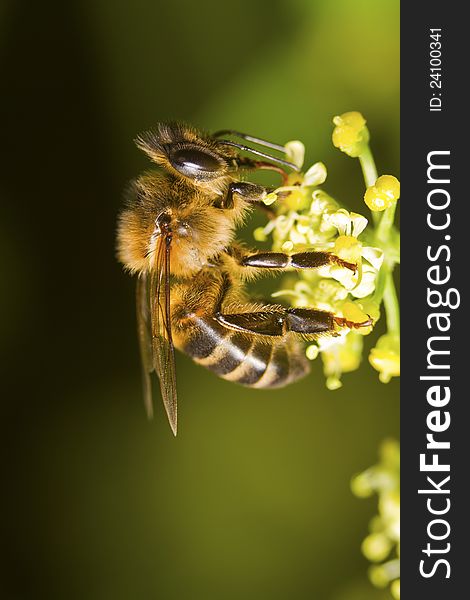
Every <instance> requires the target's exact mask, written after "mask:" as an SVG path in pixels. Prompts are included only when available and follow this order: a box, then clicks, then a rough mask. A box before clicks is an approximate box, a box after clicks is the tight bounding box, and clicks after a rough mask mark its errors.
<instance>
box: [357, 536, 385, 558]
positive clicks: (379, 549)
mask: <svg viewBox="0 0 470 600" xmlns="http://www.w3.org/2000/svg"><path fill="white" fill-rule="evenodd" d="M361 549H362V553H363V554H364V556H365V557H366V558H368V559H369V560H371V561H373V562H380V561H381V560H385V559H386V558H387V556H388V555H389V553H390V550H391V549H392V542H391V540H390V539H389V538H388V537H387V536H386V535H385V534H384V533H371V534H370V535H368V536H367V537H366V539H365V540H364V541H363V542H362V546H361Z"/></svg>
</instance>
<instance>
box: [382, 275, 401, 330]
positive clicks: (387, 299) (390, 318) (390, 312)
mask: <svg viewBox="0 0 470 600" xmlns="http://www.w3.org/2000/svg"><path fill="white" fill-rule="evenodd" d="M383 301H384V306H385V312H386V313H387V329H388V332H389V333H393V334H395V335H399V334H400V308H399V305H398V296H397V291H396V289H395V283H394V281H393V276H392V273H391V271H389V270H387V275H386V280H385V289H384V294H383Z"/></svg>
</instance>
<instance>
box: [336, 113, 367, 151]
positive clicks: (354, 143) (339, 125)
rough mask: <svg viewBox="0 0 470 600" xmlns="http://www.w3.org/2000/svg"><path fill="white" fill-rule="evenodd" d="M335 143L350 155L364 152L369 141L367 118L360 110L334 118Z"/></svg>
mask: <svg viewBox="0 0 470 600" xmlns="http://www.w3.org/2000/svg"><path fill="white" fill-rule="evenodd" d="M333 123H334V124H335V125H336V127H335V129H334V131H333V136H332V139H333V145H334V146H335V147H336V148H339V149H340V150H341V151H342V152H345V153H346V154H348V155H349V156H352V157H357V156H359V155H360V154H362V153H363V152H364V150H365V148H366V146H367V144H368V142H369V131H368V129H367V127H366V120H365V119H364V117H363V116H362V115H361V113H360V112H356V111H353V112H347V113H343V114H342V115H340V116H336V117H334V119H333Z"/></svg>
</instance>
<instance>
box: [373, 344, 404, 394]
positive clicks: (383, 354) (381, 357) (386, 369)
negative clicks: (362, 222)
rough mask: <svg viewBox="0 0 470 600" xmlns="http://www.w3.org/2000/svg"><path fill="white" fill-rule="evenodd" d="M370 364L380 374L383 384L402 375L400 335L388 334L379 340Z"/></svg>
mask: <svg viewBox="0 0 470 600" xmlns="http://www.w3.org/2000/svg"><path fill="white" fill-rule="evenodd" d="M369 362H370V364H371V365H372V366H373V367H374V369H375V370H376V371H378V372H379V379H380V381H381V382H382V383H388V382H389V381H390V379H391V378H392V377H398V376H399V375H400V341H399V337H398V335H394V334H391V333H387V334H385V335H383V336H382V337H380V338H379V340H378V342H377V346H376V347H375V348H372V350H371V351H370V354H369Z"/></svg>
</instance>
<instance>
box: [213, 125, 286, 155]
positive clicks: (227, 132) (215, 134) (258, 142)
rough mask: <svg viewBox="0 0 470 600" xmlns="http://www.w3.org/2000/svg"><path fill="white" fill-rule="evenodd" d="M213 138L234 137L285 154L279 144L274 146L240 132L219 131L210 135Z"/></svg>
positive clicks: (230, 130)
mask: <svg viewBox="0 0 470 600" xmlns="http://www.w3.org/2000/svg"><path fill="white" fill-rule="evenodd" d="M212 135H213V137H220V136H221V135H234V136H235V137H239V138H242V139H243V140H247V141H248V142H254V143H255V144H259V145H260V146H265V147H266V148H272V149H273V150H279V152H285V151H286V148H285V146H281V145H280V144H274V143H273V142H268V141H267V140H263V138H259V137H255V136H253V135H248V134H247V133H241V132H240V131H234V130H233V129H221V130H220V131H216V132H215V133H213V134H212Z"/></svg>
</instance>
